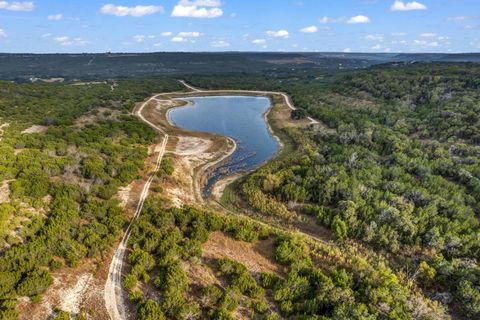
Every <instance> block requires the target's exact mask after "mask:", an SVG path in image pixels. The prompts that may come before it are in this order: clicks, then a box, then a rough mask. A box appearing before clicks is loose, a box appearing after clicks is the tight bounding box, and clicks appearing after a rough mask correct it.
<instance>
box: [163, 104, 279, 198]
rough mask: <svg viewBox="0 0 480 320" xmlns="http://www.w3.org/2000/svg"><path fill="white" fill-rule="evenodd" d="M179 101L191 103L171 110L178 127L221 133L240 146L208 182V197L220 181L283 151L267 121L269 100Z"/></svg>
mask: <svg viewBox="0 0 480 320" xmlns="http://www.w3.org/2000/svg"><path fill="white" fill-rule="evenodd" d="M179 100H188V101H191V104H189V105H186V106H184V107H179V108H174V109H171V110H170V112H169V113H168V117H169V119H170V121H171V122H172V123H173V124H175V125H176V126H177V127H180V128H183V129H186V130H190V131H200V132H209V133H216V134H220V135H223V136H227V137H230V138H232V139H234V140H235V141H236V143H237V149H236V150H235V152H234V153H233V154H232V155H231V156H230V158H229V161H227V162H226V163H225V164H224V165H222V166H220V167H217V168H216V169H215V171H214V172H213V174H212V175H211V176H210V178H209V179H208V181H207V184H206V186H205V189H204V192H203V193H204V196H209V193H210V189H211V187H212V186H213V185H214V184H215V182H217V181H218V180H220V179H223V178H225V177H228V176H230V175H233V174H237V173H243V172H249V171H252V170H254V169H255V168H258V167H259V166H260V165H261V164H263V163H264V162H266V161H268V160H269V159H271V158H272V157H273V156H274V155H275V154H276V153H277V151H278V150H279V148H280V144H279V142H278V141H277V139H275V138H274V137H273V136H272V134H271V133H270V131H269V129H268V125H267V123H266V122H265V118H264V114H265V112H267V111H268V109H269V108H270V100H269V99H268V98H265V97H246V96H219V97H192V98H181V99H179Z"/></svg>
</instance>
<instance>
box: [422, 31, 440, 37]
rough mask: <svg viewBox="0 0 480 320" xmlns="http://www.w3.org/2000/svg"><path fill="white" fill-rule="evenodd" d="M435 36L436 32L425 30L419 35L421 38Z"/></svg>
mask: <svg viewBox="0 0 480 320" xmlns="http://www.w3.org/2000/svg"><path fill="white" fill-rule="evenodd" d="M436 36H437V34H436V33H433V32H425V33H422V34H420V37H422V38H433V37H436Z"/></svg>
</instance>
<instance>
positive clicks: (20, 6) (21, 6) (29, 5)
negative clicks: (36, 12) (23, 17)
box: [0, 1, 35, 11]
mask: <svg viewBox="0 0 480 320" xmlns="http://www.w3.org/2000/svg"><path fill="white" fill-rule="evenodd" d="M0 9H5V10H10V11H32V10H33V9H35V5H34V4H33V2H8V1H0Z"/></svg>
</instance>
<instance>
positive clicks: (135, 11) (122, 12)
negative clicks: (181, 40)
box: [100, 4, 163, 17]
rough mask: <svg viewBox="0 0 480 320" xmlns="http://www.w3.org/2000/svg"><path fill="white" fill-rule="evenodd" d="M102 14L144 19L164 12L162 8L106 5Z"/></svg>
mask: <svg viewBox="0 0 480 320" xmlns="http://www.w3.org/2000/svg"><path fill="white" fill-rule="evenodd" d="M100 12H101V13H103V14H108V15H113V16H117V17H126V16H131V17H142V16H145V15H149V14H154V13H158V12H163V7H162V6H141V5H139V6H135V7H124V6H116V5H114V4H106V5H104V6H103V7H102V8H101V9H100Z"/></svg>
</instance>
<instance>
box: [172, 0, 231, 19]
mask: <svg viewBox="0 0 480 320" xmlns="http://www.w3.org/2000/svg"><path fill="white" fill-rule="evenodd" d="M221 5H222V3H221V1H219V0H195V1H190V0H180V2H179V3H178V4H177V5H176V6H175V7H174V8H173V11H172V14H171V16H172V17H179V18H203V19H212V18H218V17H221V16H222V15H223V10H222V9H221V8H220V7H221Z"/></svg>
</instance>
